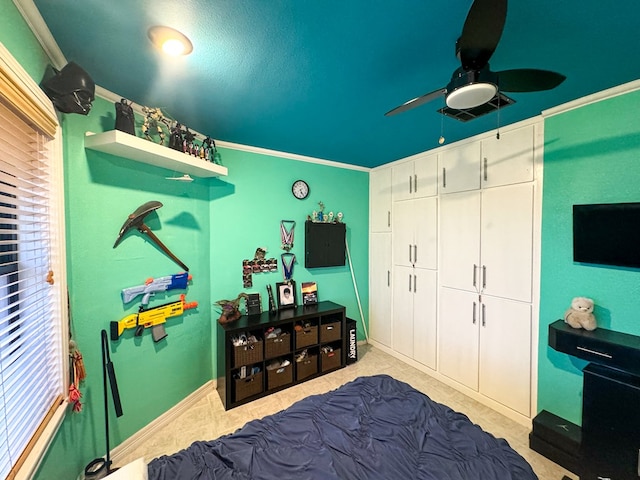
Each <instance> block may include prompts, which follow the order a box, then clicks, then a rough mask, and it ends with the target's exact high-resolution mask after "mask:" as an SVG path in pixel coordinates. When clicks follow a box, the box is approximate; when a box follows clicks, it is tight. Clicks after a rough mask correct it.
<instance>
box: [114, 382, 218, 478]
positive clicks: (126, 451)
mask: <svg viewBox="0 0 640 480" xmlns="http://www.w3.org/2000/svg"><path fill="white" fill-rule="evenodd" d="M216 388H217V382H216V381H215V380H209V381H208V382H207V383H205V384H204V385H202V386H201V387H200V388H198V389H197V390H196V391H194V392H193V393H191V394H190V395H189V396H188V397H185V398H184V400H182V401H181V402H180V403H178V404H177V405H175V406H174V407H172V408H171V409H169V410H167V411H166V412H164V413H163V414H162V415H160V416H159V417H157V418H156V419H155V420H153V421H152V422H151V423H149V424H147V425H146V426H144V427H142V428H141V429H140V430H138V431H137V432H136V433H134V434H133V435H131V436H130V437H129V438H127V439H126V440H125V441H124V442H122V443H121V444H120V445H118V446H117V447H115V448H114V449H112V450H111V461H112V462H113V464H114V465H118V464H119V463H121V462H120V461H121V460H123V459H126V458H128V457H129V456H130V455H131V454H132V452H134V451H135V450H136V449H138V448H140V447H141V446H142V445H144V444H145V443H147V442H148V441H149V439H150V438H152V437H154V436H155V435H157V433H158V432H159V431H160V429H162V428H163V427H165V426H167V425H169V424H170V423H171V422H173V421H174V420H175V419H176V418H178V417H179V416H180V415H182V414H183V413H185V412H186V411H188V410H189V409H191V407H193V406H194V405H195V404H196V403H198V402H199V401H200V400H202V399H203V398H205V397H206V396H207V395H208V394H209V393H211V392H212V391H215V390H216Z"/></svg>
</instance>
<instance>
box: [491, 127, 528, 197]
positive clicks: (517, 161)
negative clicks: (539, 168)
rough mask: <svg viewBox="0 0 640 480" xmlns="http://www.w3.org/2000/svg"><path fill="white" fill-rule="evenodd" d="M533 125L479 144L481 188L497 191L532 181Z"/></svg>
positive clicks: (492, 137)
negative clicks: (480, 152) (504, 187)
mask: <svg viewBox="0 0 640 480" xmlns="http://www.w3.org/2000/svg"><path fill="white" fill-rule="evenodd" d="M533 149H534V128H533V125H528V126H526V127H522V128H518V129H516V130H510V131H507V132H504V133H500V138H499V139H498V138H497V137H496V136H491V137H488V138H486V139H484V140H482V186H483V187H496V186H499V185H509V184H512V183H522V182H530V181H532V180H533V165H534V151H533Z"/></svg>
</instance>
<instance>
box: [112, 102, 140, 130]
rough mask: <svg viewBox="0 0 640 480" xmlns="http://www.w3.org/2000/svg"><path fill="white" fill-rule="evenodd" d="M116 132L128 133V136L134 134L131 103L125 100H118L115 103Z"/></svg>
mask: <svg viewBox="0 0 640 480" xmlns="http://www.w3.org/2000/svg"><path fill="white" fill-rule="evenodd" d="M115 106H116V125H115V126H116V130H120V131H121V132H125V133H128V134H130V135H135V134H136V129H135V123H134V115H133V107H132V106H131V102H130V101H129V100H127V99H126V98H122V99H120V101H119V102H116V105H115Z"/></svg>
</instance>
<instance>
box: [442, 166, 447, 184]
mask: <svg viewBox="0 0 640 480" xmlns="http://www.w3.org/2000/svg"><path fill="white" fill-rule="evenodd" d="M442 188H447V169H446V167H442Z"/></svg>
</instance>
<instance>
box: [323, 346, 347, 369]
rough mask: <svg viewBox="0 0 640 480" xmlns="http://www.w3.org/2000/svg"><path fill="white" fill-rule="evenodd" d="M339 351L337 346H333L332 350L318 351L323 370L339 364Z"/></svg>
mask: <svg viewBox="0 0 640 480" xmlns="http://www.w3.org/2000/svg"><path fill="white" fill-rule="evenodd" d="M341 353H342V352H341V351H340V349H339V348H334V349H333V351H330V352H325V351H322V352H320V364H321V368H322V371H323V372H327V371H329V370H333V369H334V368H338V367H339V366H340V364H341V361H340V355H341Z"/></svg>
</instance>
